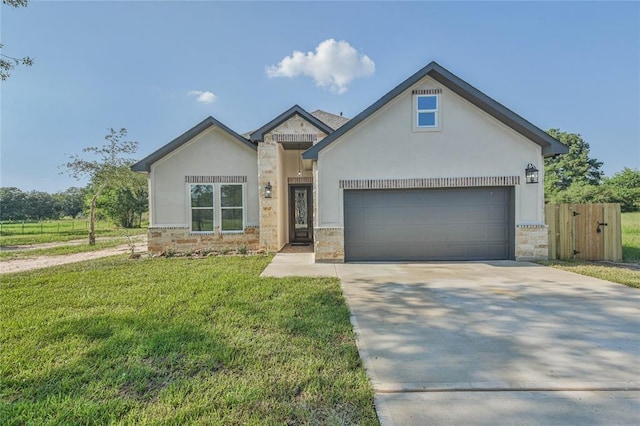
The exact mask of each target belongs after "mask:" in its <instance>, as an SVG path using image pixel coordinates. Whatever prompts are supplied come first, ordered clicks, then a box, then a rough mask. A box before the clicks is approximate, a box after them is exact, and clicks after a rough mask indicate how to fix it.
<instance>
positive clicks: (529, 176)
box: [524, 163, 538, 183]
mask: <svg viewBox="0 0 640 426" xmlns="http://www.w3.org/2000/svg"><path fill="white" fill-rule="evenodd" d="M524 176H525V180H526V182H527V183H538V169H536V166H534V165H533V164H531V163H529V164H527V168H526V169H524Z"/></svg>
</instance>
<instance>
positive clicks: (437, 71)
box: [302, 62, 568, 160]
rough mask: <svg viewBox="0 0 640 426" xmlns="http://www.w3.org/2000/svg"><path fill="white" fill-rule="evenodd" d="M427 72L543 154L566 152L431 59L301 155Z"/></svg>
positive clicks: (311, 153)
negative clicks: (533, 144)
mask: <svg viewBox="0 0 640 426" xmlns="http://www.w3.org/2000/svg"><path fill="white" fill-rule="evenodd" d="M427 75H428V76H430V77H431V78H433V79H434V80H436V81H438V82H439V83H441V84H442V85H443V86H445V87H447V88H448V89H449V90H451V91H453V92H454V93H456V94H457V95H459V96H461V97H462V98H464V99H466V100H467V101H469V102H470V103H472V104H473V105H475V106H476V107H478V108H480V109H482V110H483V111H485V112H486V113H488V114H490V115H492V116H493V117H495V118H496V119H497V120H499V121H501V122H502V123H504V124H506V125H507V126H509V127H511V128H512V129H513V130H515V131H516V132H518V133H520V134H522V135H523V136H525V137H526V138H528V139H530V140H531V141H533V142H535V143H536V144H538V145H540V146H541V147H542V154H543V155H544V156H545V157H549V156H553V155H557V154H565V153H567V152H568V148H567V147H566V146H565V145H563V144H562V143H561V142H559V141H558V140H556V139H555V138H553V137H551V136H550V135H549V134H547V133H546V132H545V131H544V130H542V129H540V128H538V127H536V126H534V125H533V124H531V123H530V122H528V121H527V120H525V119H524V118H522V117H520V116H519V115H518V114H516V113H515V112H513V111H511V110H510V109H508V108H507V107H505V106H503V105H502V104H500V103H498V102H497V101H495V100H493V99H491V98H490V97H489V96H487V95H485V94H484V93H482V92H481V91H479V90H478V89H476V88H475V87H473V86H471V85H470V84H469V83H467V82H466V81H464V80H462V79H461V78H459V77H457V76H455V75H454V74H452V73H451V72H449V71H448V70H446V69H445V68H443V67H442V66H440V65H439V64H438V63H436V62H431V63H429V64H428V65H427V66H425V67H424V68H422V69H421V70H419V71H418V72H416V73H415V74H414V75H412V76H411V77H409V78H408V79H406V80H405V81H403V82H402V83H400V84H399V85H398V86H396V87H395V88H394V89H392V90H391V91H390V92H388V93H387V94H386V95H384V96H383V97H381V98H380V99H379V100H377V101H376V102H374V103H373V104H372V105H370V106H369V107H368V108H367V109H365V110H364V111H362V112H361V113H360V114H358V115H356V116H355V117H354V118H352V119H351V120H349V121H348V122H347V123H345V124H344V125H343V126H342V127H340V128H339V129H338V130H336V131H335V132H333V133H332V134H330V135H329V136H327V137H326V138H324V139H323V140H321V141H320V142H318V143H317V144H315V145H314V146H312V147H311V148H309V149H308V150H307V151H305V152H304V153H303V154H302V158H304V159H307V160H315V159H317V158H318V153H319V152H320V151H321V150H322V149H324V148H325V147H326V146H327V145H329V144H331V143H332V142H333V141H335V140H336V139H338V138H340V136H342V135H344V134H345V133H347V132H349V131H350V130H351V129H353V128H354V127H356V126H357V125H358V124H359V123H361V122H362V121H364V120H365V119H366V118H368V117H369V116H370V115H372V114H373V113H375V112H376V111H378V110H379V109H380V108H382V107H383V106H384V105H386V104H387V103H389V102H390V101H392V100H393V99H395V98H396V97H397V96H399V95H400V94H402V93H404V92H405V91H406V90H408V89H409V88H410V87H412V86H413V85H414V84H416V83H417V82H418V81H420V80H421V79H422V78H424V77H425V76H427Z"/></svg>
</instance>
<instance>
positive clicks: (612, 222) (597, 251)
mask: <svg viewBox="0 0 640 426" xmlns="http://www.w3.org/2000/svg"><path fill="white" fill-rule="evenodd" d="M545 217H546V222H547V225H548V226H549V259H562V260H568V259H581V260H608V261H612V262H620V261H621V260H622V230H621V229H622V228H621V224H620V204H614V203H607V204H547V205H546V206H545Z"/></svg>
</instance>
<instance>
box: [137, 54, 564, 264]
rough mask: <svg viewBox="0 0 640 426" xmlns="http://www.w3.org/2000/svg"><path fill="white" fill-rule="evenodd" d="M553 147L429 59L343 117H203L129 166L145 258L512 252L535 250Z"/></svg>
mask: <svg viewBox="0 0 640 426" xmlns="http://www.w3.org/2000/svg"><path fill="white" fill-rule="evenodd" d="M566 152H567V148H566V147H565V146H564V145H563V144H561V143H560V142H559V141H557V140H556V139H554V138H552V137H551V136H549V135H548V134H547V133H545V132H544V131H543V130H541V129H539V128H538V127H536V126H534V125H533V124H531V123H530V122H528V121H526V120H525V119H523V118H522V117H520V116H518V115H517V114H515V113H514V112H512V111H510V110H509V109H507V108H505V107H504V106H502V105H501V104H499V103H498V102H496V101H494V100H493V99H491V98H489V97H488V96H487V95H485V94H483V93H482V92H480V91H479V90H477V89H475V88H474V87H472V86H471V85H469V84H468V83H466V82H465V81H463V80H461V79H460V78H458V77H456V76H455V75H453V74H452V73H451V72H449V71H448V70H446V69H445V68H443V67H442V66H440V65H439V64H437V63H435V62H431V63H430V64H428V65H427V66H426V67H424V68H422V69H421V70H419V71H418V72H417V73H415V74H414V75H412V76H411V77H409V78H408V79H406V80H405V81H404V82H402V83H401V84H399V85H398V86H397V87H395V88H394V89H393V90H391V91H390V92H388V93H387V94H385V95H384V96H383V97H382V98H380V99H379V100H378V101H377V102H375V103H374V104H372V105H371V106H369V107H368V108H367V109H365V110H364V111H362V112H361V113H360V114H358V115H357V116H355V117H354V118H352V119H351V120H347V119H345V118H343V117H341V116H338V115H333V114H329V113H326V112H323V111H315V112H312V113H309V112H307V111H305V110H304V109H303V108H301V107H300V106H298V105H295V106H293V107H292V108H290V109H289V110H287V111H285V112H283V113H282V114H280V115H279V116H277V117H276V118H274V119H273V120H271V121H270V122H268V123H266V124H265V125H264V126H262V127H260V128H259V129H257V130H255V131H253V132H251V133H249V134H246V135H244V136H243V135H240V134H238V133H236V132H235V131H233V130H231V129H230V128H228V127H227V126H225V125H224V124H222V123H221V122H219V121H218V120H216V119H215V118H212V117H208V118H206V119H205V120H204V121H202V122H201V123H199V124H198V125H196V126H195V127H193V128H192V129H190V130H188V131H187V132H186V133H184V134H183V135H181V136H179V137H177V138H176V139H174V140H173V141H171V142H170V143H168V144H167V145H165V146H163V147H162V148H160V149H159V150H157V151H156V152H154V153H152V154H151V155H149V156H148V157H146V158H144V159H143V160H141V161H140V162H138V163H137V164H135V165H134V166H133V167H132V169H133V170H135V171H140V172H146V173H147V174H148V178H149V188H150V191H149V203H150V226H149V250H150V251H152V252H158V251H162V250H165V249H167V248H169V247H172V248H174V249H175V250H187V249H195V248H205V247H211V248H212V249H216V248H221V247H230V248H234V247H238V246H240V245H244V246H245V247H247V248H248V249H258V248H262V249H265V250H269V251H278V250H280V249H282V248H283V247H284V246H285V245H286V244H311V243H312V244H313V249H314V253H315V260H316V262H345V261H347V262H348V261H367V260H373V261H386V260H390V261H403V260H488V259H523V260H524V259H532V258H546V257H547V241H548V237H547V227H546V225H545V222H544V184H543V176H544V172H543V168H544V163H543V159H544V157H549V156H554V155H558V154H563V153H566ZM529 172H530V173H532V176H529V177H527V175H526V174H527V173H529ZM536 173H537V175H538V177H536V176H534V175H535V174H536Z"/></svg>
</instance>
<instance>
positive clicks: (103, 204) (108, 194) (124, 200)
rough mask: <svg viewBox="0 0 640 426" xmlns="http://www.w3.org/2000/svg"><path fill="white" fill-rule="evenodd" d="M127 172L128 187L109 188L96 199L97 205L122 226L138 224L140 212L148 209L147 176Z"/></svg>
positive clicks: (129, 226)
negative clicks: (128, 174)
mask: <svg viewBox="0 0 640 426" xmlns="http://www.w3.org/2000/svg"><path fill="white" fill-rule="evenodd" d="M129 173H130V177H129V179H130V185H129V187H127V188H123V187H121V188H109V189H107V190H105V191H104V192H103V195H102V196H101V197H100V198H99V199H98V207H99V208H100V209H101V210H102V211H103V212H104V213H105V214H106V215H107V217H109V218H110V219H111V220H113V221H114V222H115V223H117V224H119V225H120V226H122V227H124V228H133V227H134V226H140V224H141V222H142V214H143V213H145V212H146V211H147V210H148V209H149V203H148V190H147V178H146V177H145V176H144V175H141V174H139V173H135V172H132V171H130V172H129ZM136 222H137V225H136Z"/></svg>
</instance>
